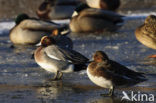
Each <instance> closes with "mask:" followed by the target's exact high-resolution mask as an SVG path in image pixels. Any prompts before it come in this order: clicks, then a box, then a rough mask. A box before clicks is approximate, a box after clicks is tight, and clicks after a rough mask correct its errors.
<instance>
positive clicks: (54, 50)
mask: <svg viewBox="0 0 156 103" xmlns="http://www.w3.org/2000/svg"><path fill="white" fill-rule="evenodd" d="M45 53H46V54H47V55H48V56H49V57H50V58H53V59H57V60H63V61H68V62H69V63H73V64H83V63H86V62H87V61H88V58H86V57H85V56H83V55H82V54H80V53H78V52H76V51H74V50H70V49H66V48H60V47H58V46H56V45H51V46H48V47H47V48H45Z"/></svg>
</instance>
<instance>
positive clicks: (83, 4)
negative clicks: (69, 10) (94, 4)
mask: <svg viewBox="0 0 156 103" xmlns="http://www.w3.org/2000/svg"><path fill="white" fill-rule="evenodd" d="M87 8H89V6H88V5H87V4H86V3H81V4H80V5H78V6H77V7H76V8H75V10H74V13H73V15H72V17H74V16H77V15H78V14H79V12H81V11H82V10H84V9H87Z"/></svg>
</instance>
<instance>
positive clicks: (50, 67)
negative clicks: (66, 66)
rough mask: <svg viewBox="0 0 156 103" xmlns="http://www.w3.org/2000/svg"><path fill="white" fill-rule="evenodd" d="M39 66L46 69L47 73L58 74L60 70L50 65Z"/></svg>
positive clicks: (42, 64)
mask: <svg viewBox="0 0 156 103" xmlns="http://www.w3.org/2000/svg"><path fill="white" fill-rule="evenodd" d="M38 65H40V66H41V67H42V68H43V69H45V70H46V71H49V72H57V71H58V68H57V66H55V65H50V64H48V63H38Z"/></svg>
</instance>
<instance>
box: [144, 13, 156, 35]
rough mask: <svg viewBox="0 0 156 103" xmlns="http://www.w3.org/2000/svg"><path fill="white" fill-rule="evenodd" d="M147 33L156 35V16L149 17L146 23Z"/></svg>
mask: <svg viewBox="0 0 156 103" xmlns="http://www.w3.org/2000/svg"><path fill="white" fill-rule="evenodd" d="M144 25H145V29H146V31H148V32H150V33H156V16H155V15H149V16H148V17H147V18H146V19H145V22H144Z"/></svg>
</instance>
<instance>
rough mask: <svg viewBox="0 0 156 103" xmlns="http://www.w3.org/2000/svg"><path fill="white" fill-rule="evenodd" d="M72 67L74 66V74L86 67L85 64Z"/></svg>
mask: <svg viewBox="0 0 156 103" xmlns="http://www.w3.org/2000/svg"><path fill="white" fill-rule="evenodd" d="M74 66H75V67H74V71H75V72H78V71H81V70H86V69H87V65H85V64H75V65H74Z"/></svg>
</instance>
